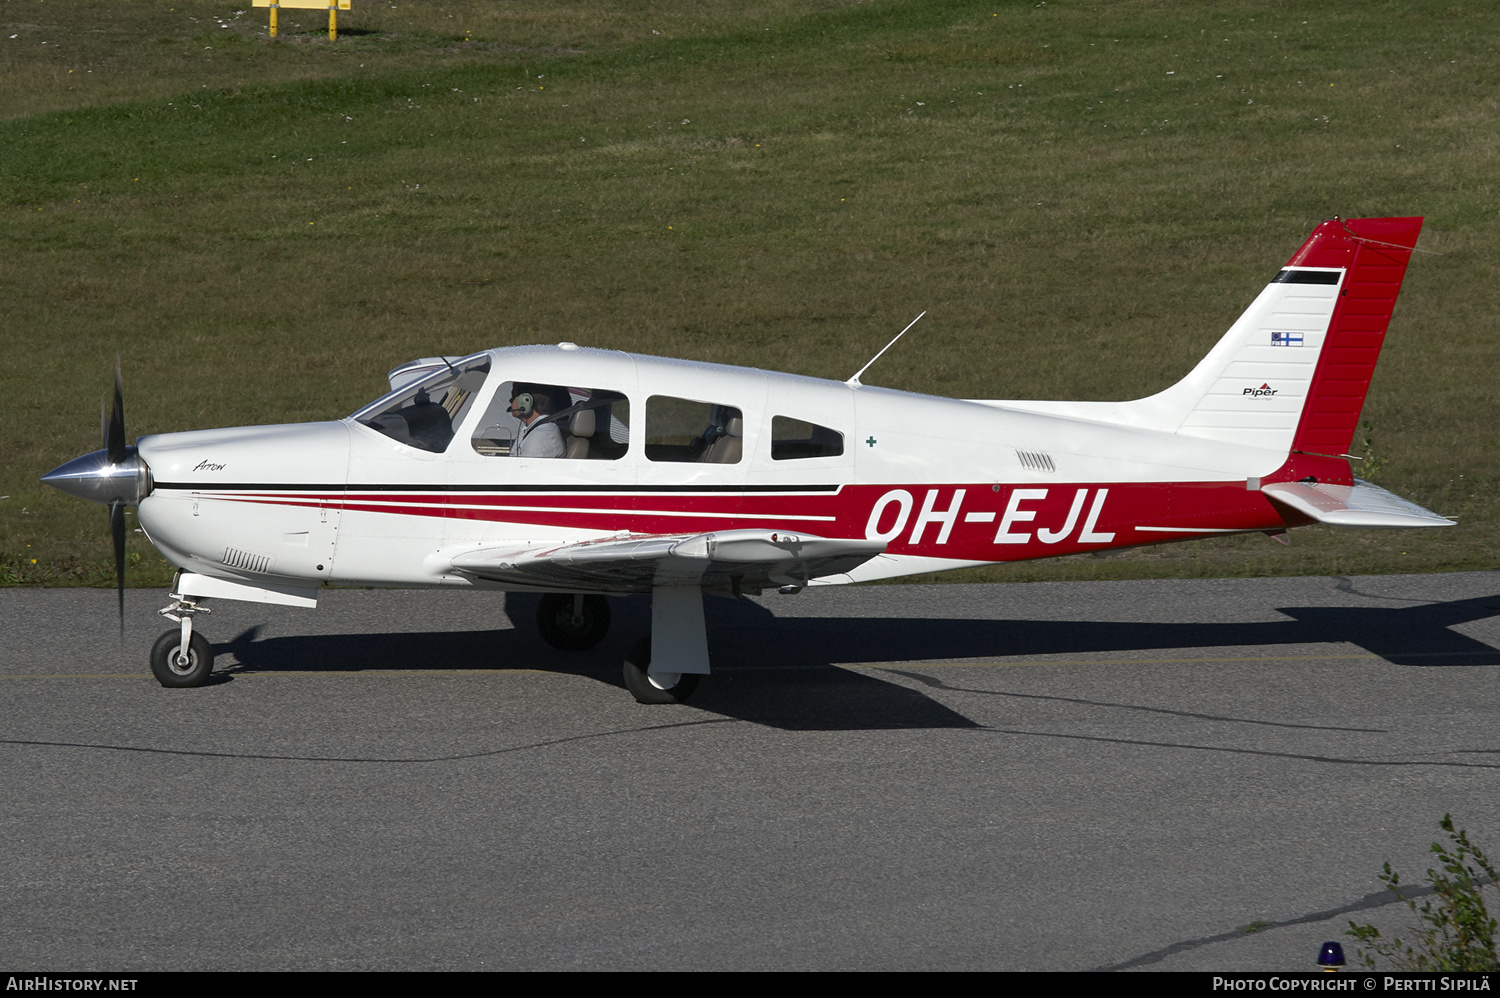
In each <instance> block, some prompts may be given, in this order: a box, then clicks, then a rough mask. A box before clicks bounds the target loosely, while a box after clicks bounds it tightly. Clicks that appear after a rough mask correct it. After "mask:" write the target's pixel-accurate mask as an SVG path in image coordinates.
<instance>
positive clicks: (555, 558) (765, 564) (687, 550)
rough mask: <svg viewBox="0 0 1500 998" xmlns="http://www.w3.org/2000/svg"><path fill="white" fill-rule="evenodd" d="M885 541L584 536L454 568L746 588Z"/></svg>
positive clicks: (644, 587)
mask: <svg viewBox="0 0 1500 998" xmlns="http://www.w3.org/2000/svg"><path fill="white" fill-rule="evenodd" d="M885 547H886V546H885V543H884V542H883V541H867V540H862V539H861V540H843V539H838V538H829V537H812V536H809V535H807V534H790V533H785V532H782V531H771V530H722V531H718V532H715V533H711V534H666V535H660V534H656V535H650V536H645V537H642V536H639V535H637V536H631V537H616V538H609V539H606V540H599V541H582V542H579V543H576V544H564V545H562V546H560V547H550V548H533V549H529V550H528V549H522V550H517V549H515V548H514V547H507V548H503V549H502V548H481V549H479V550H475V551H465V552H463V553H462V554H459V555H455V556H454V557H453V558H452V559H451V560H450V561H449V566H450V568H451V570H453V571H456V572H462V573H464V574H465V575H472V576H474V577H476V578H480V579H488V580H489V581H491V582H502V583H509V584H511V585H516V586H526V587H528V588H536V589H552V590H557V591H561V592H587V591H600V592H650V591H651V590H653V589H655V588H658V587H661V586H688V585H695V586H704V587H713V586H729V587H731V588H735V589H739V590H742V591H746V592H759V591H760V590H761V589H765V588H770V587H773V586H774V587H777V588H779V587H781V586H805V585H807V583H808V582H809V581H810V580H812V579H815V578H818V577H820V576H825V575H837V574H839V573H842V572H848V571H850V570H851V569H853V568H857V567H858V566H860V565H862V564H864V563H865V562H866V561H869V560H870V559H871V558H873V557H875V556H876V555H878V554H880V553H881V552H883V551H884V550H885Z"/></svg>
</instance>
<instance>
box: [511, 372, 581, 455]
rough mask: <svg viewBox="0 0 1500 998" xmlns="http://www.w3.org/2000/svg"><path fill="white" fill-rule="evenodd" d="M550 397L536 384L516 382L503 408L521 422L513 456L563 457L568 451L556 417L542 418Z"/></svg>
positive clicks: (545, 413)
mask: <svg viewBox="0 0 1500 998" xmlns="http://www.w3.org/2000/svg"><path fill="white" fill-rule="evenodd" d="M550 407H551V397H550V396H549V395H548V394H547V391H546V390H545V389H543V388H540V387H538V386H532V385H521V384H518V385H516V387H515V389H514V390H513V391H512V393H511V397H510V408H509V409H507V410H506V411H507V412H509V413H510V414H511V415H512V416H515V417H516V418H517V419H519V420H520V421H521V435H520V437H519V438H517V440H516V445H515V448H514V449H513V450H512V451H511V454H512V455H513V456H515V457H562V456H563V455H564V454H565V453H567V448H566V447H565V446H564V445H563V437H562V430H560V429H559V428H558V426H557V422H556V420H547V421H545V422H544V421H543V420H542V417H544V416H545V415H547V410H548V409H549V408H550Z"/></svg>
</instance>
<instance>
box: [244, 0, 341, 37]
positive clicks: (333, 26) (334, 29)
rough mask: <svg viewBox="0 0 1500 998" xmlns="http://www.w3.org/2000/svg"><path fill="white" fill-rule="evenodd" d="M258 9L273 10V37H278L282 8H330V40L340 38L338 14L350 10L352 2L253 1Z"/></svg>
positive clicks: (326, 0)
mask: <svg viewBox="0 0 1500 998" xmlns="http://www.w3.org/2000/svg"><path fill="white" fill-rule="evenodd" d="M253 3H254V5H255V6H256V7H269V8H271V37H272V38H275V37H276V12H277V11H278V10H280V9H281V8H282V7H298V8H301V9H304V10H321V9H323V8H324V7H327V8H328V40H329V41H334V40H335V39H337V38H338V36H339V21H338V12H339V11H341V10H349V9H350V4H351V3H352V0H253Z"/></svg>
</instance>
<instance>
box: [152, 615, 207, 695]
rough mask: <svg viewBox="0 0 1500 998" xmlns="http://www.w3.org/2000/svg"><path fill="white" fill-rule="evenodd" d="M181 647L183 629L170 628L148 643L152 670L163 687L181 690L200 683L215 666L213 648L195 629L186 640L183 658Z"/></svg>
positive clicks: (200, 684) (202, 682)
mask: <svg viewBox="0 0 1500 998" xmlns="http://www.w3.org/2000/svg"><path fill="white" fill-rule="evenodd" d="M181 650H182V630H181V629H180V628H176V627H174V628H172V629H171V630H170V631H167V632H166V633H165V634H163V635H162V636H161V637H159V638H157V639H156V644H154V645H152V646H151V672H152V674H153V675H154V676H156V681H157V682H159V683H161V684H162V685H163V686H167V687H171V688H173V689H181V688H183V687H188V686H202V685H203V684H204V683H205V682H207V681H208V674H209V673H210V672H212V671H213V668H214V649H213V646H212V645H210V644H209V643H208V639H207V638H205V637H204V636H203V635H201V634H199V633H198V632H197V631H194V632H193V636H192V637H191V638H189V639H188V653H187V659H186V661H183V660H182V656H181V655H180V654H179V653H180V652H181Z"/></svg>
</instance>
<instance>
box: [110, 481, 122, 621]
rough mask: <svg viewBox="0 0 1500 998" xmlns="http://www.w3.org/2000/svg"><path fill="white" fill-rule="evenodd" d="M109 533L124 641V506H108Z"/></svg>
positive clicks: (118, 501)
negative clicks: (112, 548)
mask: <svg viewBox="0 0 1500 998" xmlns="http://www.w3.org/2000/svg"><path fill="white" fill-rule="evenodd" d="M109 533H110V536H111V537H112V538H113V539H114V542H115V591H116V593H117V594H118V596H119V604H120V639H121V640H122V641H123V640H124V639H125V504H124V503H123V502H120V500H118V499H116V500H115V501H114V502H112V503H110V504H109Z"/></svg>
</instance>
